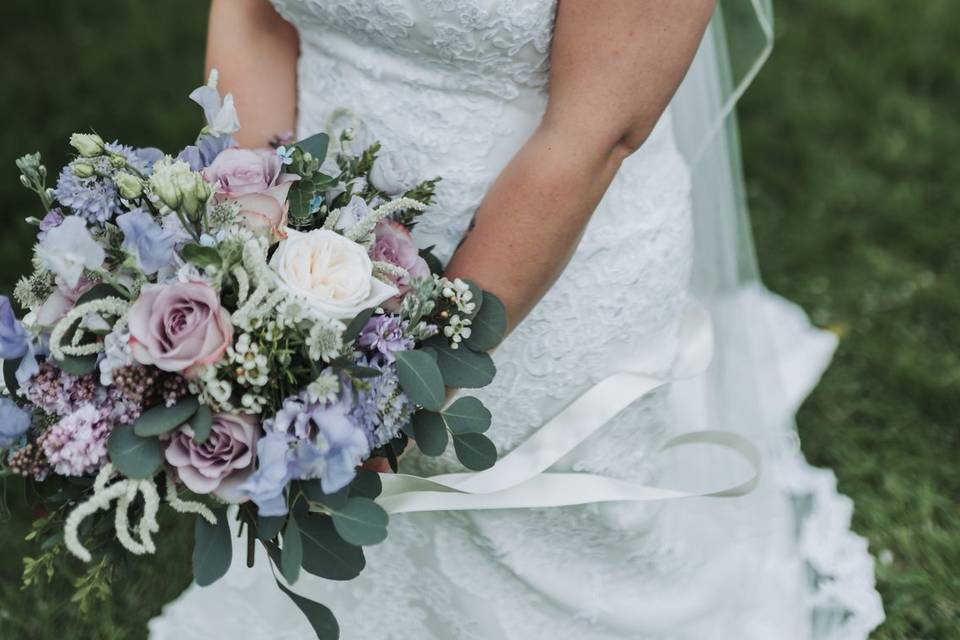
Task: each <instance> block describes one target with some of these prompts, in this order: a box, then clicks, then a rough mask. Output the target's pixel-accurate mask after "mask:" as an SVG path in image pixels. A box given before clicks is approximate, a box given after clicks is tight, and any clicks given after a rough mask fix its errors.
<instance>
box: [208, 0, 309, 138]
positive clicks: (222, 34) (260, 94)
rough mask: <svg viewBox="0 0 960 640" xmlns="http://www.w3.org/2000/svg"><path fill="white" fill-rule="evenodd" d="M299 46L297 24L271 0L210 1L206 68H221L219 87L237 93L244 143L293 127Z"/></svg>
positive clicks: (236, 98)
mask: <svg viewBox="0 0 960 640" xmlns="http://www.w3.org/2000/svg"><path fill="white" fill-rule="evenodd" d="M299 47H300V43H299V37H298V36H297V31H296V29H294V28H293V26H291V25H290V24H289V23H288V22H286V21H285V20H284V19H283V18H281V17H280V16H279V15H278V14H277V12H276V11H274V9H273V6H272V5H271V4H270V3H269V2H268V0H213V2H211V4H210V22H209V27H208V30H207V72H208V73H209V70H210V69H211V68H216V69H217V70H219V72H220V88H221V92H222V93H233V97H234V99H235V100H236V104H237V111H238V112H239V113H240V118H241V120H240V122H241V125H242V128H241V129H240V131H239V132H238V134H237V136H236V138H237V142H238V143H239V144H240V145H241V146H244V147H263V146H266V145H267V143H268V142H269V141H270V139H271V138H273V137H274V136H276V135H277V134H281V133H284V132H286V131H292V130H293V129H294V125H295V123H296V115H297V114H296V110H297V55H298V52H299Z"/></svg>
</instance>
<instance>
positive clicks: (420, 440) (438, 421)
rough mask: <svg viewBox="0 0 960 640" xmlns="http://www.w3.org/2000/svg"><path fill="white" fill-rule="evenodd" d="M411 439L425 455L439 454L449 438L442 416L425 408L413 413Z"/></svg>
mask: <svg viewBox="0 0 960 640" xmlns="http://www.w3.org/2000/svg"><path fill="white" fill-rule="evenodd" d="M413 439H414V440H415V441H416V443H417V447H419V449H420V451H423V452H424V453H425V454H426V455H428V456H439V455H441V454H442V453H443V452H444V451H445V450H446V448H447V442H448V440H449V438H448V437H447V427H446V425H445V424H444V423H443V416H441V415H440V414H439V413H434V412H433V411H425V410H420V411H417V412H416V413H415V414H413Z"/></svg>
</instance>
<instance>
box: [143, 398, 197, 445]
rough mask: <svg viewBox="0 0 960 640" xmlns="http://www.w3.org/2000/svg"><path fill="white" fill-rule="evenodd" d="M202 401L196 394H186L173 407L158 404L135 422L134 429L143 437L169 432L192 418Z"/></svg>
mask: <svg viewBox="0 0 960 640" xmlns="http://www.w3.org/2000/svg"><path fill="white" fill-rule="evenodd" d="M199 406H200V402H199V401H198V400H197V397H196V396H186V397H185V398H181V399H180V400H178V401H177V403H176V404H175V405H173V406H172V407H168V406H166V405H162V404H161V405H158V406H156V407H153V408H152V409H148V410H146V411H144V412H143V414H142V415H141V416H140V417H139V418H137V419H136V421H135V422H134V423H133V430H134V431H135V432H136V434H137V435H138V436H140V437H141V438H147V437H150V436H160V435H163V434H165V433H169V432H171V431H173V430H174V429H176V428H177V427H179V426H181V425H183V424H184V423H185V422H187V421H188V420H190V417H191V416H192V415H193V414H194V413H196V412H197V409H198V408H199Z"/></svg>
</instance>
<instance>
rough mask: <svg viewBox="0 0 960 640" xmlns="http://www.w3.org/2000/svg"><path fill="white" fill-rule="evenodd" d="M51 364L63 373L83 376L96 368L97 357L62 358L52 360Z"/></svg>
mask: <svg viewBox="0 0 960 640" xmlns="http://www.w3.org/2000/svg"><path fill="white" fill-rule="evenodd" d="M53 364H55V365H56V366H57V368H58V369H60V370H61V371H63V372H64V373H69V374H71V375H74V376H85V375H87V374H88V373H92V372H93V370H94V369H96V368H97V356H96V355H92V356H64V357H63V358H62V359H61V360H53Z"/></svg>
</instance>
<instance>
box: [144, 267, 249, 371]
mask: <svg viewBox="0 0 960 640" xmlns="http://www.w3.org/2000/svg"><path fill="white" fill-rule="evenodd" d="M129 322H130V352H131V354H132V355H133V358H134V360H136V361H137V362H139V363H140V364H145V365H151V366H154V367H157V368H158V369H161V370H163V371H175V372H180V373H182V374H183V375H184V376H186V377H188V378H189V377H192V376H194V375H196V373H197V371H198V370H199V369H200V368H201V367H203V366H204V365H208V364H213V363H215V362H217V361H218V360H219V359H220V358H221V357H222V356H223V353H224V351H226V349H227V347H228V346H229V345H230V343H231V342H232V341H233V326H232V325H231V324H230V314H229V313H227V311H226V310H225V309H223V308H221V307H220V301H219V300H218V299H217V294H216V292H215V291H214V290H213V289H211V288H210V287H209V286H208V285H206V284H204V283H202V282H177V283H174V284H167V285H156V284H154V285H145V286H144V287H143V289H142V290H141V291H140V297H139V298H137V300H136V302H134V303H133V304H132V305H131V306H130V315H129Z"/></svg>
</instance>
